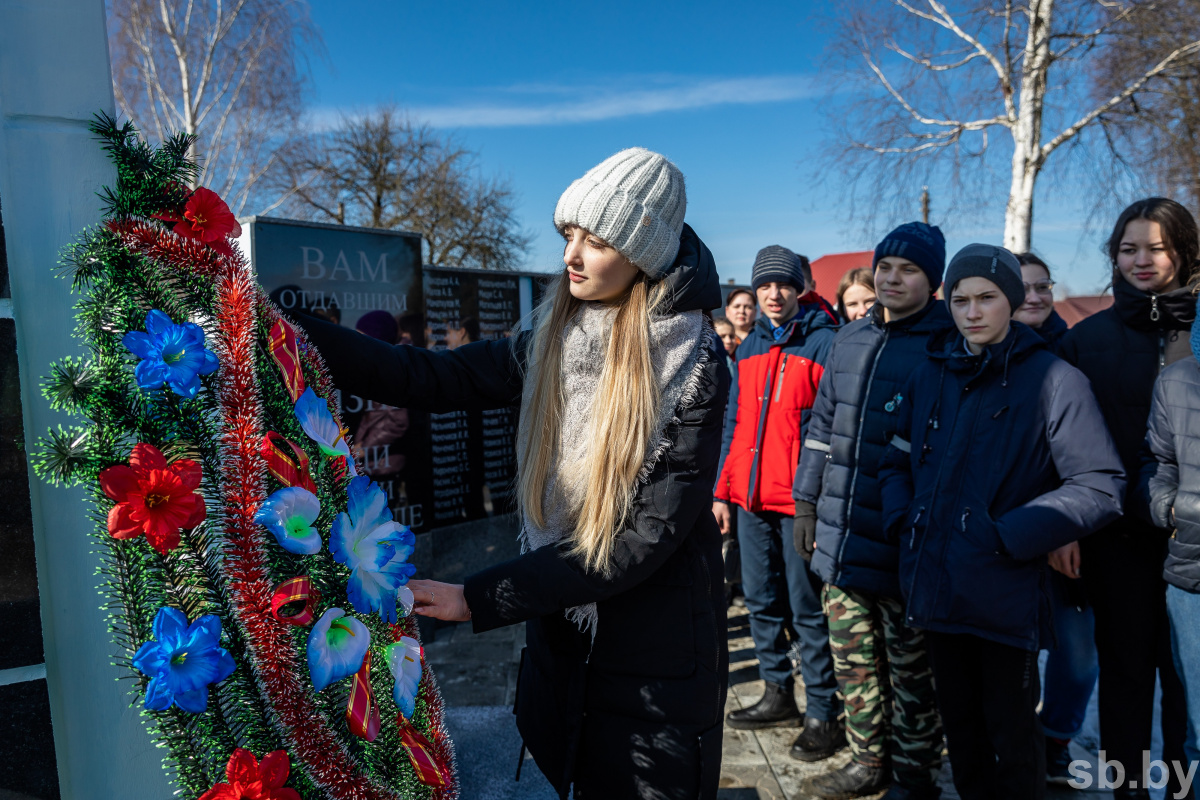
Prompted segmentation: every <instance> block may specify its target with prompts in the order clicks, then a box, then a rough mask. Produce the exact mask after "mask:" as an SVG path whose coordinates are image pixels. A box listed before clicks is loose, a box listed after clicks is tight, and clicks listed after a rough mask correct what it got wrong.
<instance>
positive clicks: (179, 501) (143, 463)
mask: <svg viewBox="0 0 1200 800" xmlns="http://www.w3.org/2000/svg"><path fill="white" fill-rule="evenodd" d="M199 486H200V465H199V464H197V463H196V462H195V461H191V460H189V459H186V458H182V459H180V460H178V461H176V462H174V463H173V464H168V463H167V460H166V459H165V458H163V454H162V453H161V452H160V451H159V449H158V448H157V447H155V446H154V445H151V444H146V443H145V442H139V443H138V444H136V445H134V446H133V453H132V455H130V456H129V466H125V465H124V464H118V465H117V466H115V467H109V468H108V469H106V470H104V471H103V472H101V473H100V488H101V489H103V490H104V493H105V494H106V495H108V497H109V498H110V499H112V500H115V501H116V503H117V504H116V505H115V506H113V507H112V510H110V511H109V512H108V532H109V534H110V535H111V536H112V537H113V538H114V539H133V538H134V537H136V536H137V535H138V534H141V533H145V534H146V541H148V542H150V545H151V546H152V547H153V548H154V549H155V550H157V551H158V552H160V553H162V554H163V555H166V554H167V552H168V551H170V550H174V549H175V548H176V547H178V546H179V529H180V528H194V527H196V526H197V525H199V524H200V523H201V522H203V521H204V516H205V510H204V498H202V497H201V496H200V495H199V494H197V493H196V489H197V487H199Z"/></svg>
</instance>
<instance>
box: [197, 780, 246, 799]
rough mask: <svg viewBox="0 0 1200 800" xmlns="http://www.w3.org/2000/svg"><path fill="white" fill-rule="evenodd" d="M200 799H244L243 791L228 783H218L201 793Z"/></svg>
mask: <svg viewBox="0 0 1200 800" xmlns="http://www.w3.org/2000/svg"><path fill="white" fill-rule="evenodd" d="M199 800H242V793H241V792H239V791H238V790H237V789H234V788H233V787H232V786H230V785H229V784H228V783H218V784H217V785H216V786H214V787H212V788H211V789H209V790H208V791H207V792H205V793H204V794H202V795H200V798H199Z"/></svg>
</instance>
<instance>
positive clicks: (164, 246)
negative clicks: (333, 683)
mask: <svg viewBox="0 0 1200 800" xmlns="http://www.w3.org/2000/svg"><path fill="white" fill-rule="evenodd" d="M111 227H112V229H113V230H118V227H119V228H122V230H119V231H118V232H120V233H121V235H122V239H123V241H124V243H125V244H126V246H128V247H129V248H130V249H131V250H133V251H135V252H139V253H141V254H142V255H151V252H150V251H151V250H153V255H151V257H153V258H155V259H156V260H157V261H159V262H160V263H164V264H167V265H170V266H171V267H174V268H177V269H181V270H185V271H190V272H196V273H199V274H206V270H207V269H210V268H211V267H212V263H211V260H210V259H209V258H196V257H195V256H197V255H199V254H195V253H192V252H191V251H192V250H193V249H195V248H196V247H200V246H199V245H196V243H194V242H188V241H185V240H181V239H179V238H178V237H174V236H169V235H167V236H160V235H159V232H158V231H155V230H151V229H150V228H149V226H146V225H139V224H137V223H134V224H131V225H125V226H111ZM144 248H145V249H144ZM202 249H203V250H204V251H206V253H211V251H210V250H209V249H208V248H202ZM218 260H220V261H222V264H221V265H220V266H224V267H226V269H225V270H224V271H223V274H222V275H221V276H220V277H219V278H218V281H217V294H218V300H217V317H218V324H219V332H218V334H217V336H215V337H213V342H212V347H213V349H214V351H215V352H216V353H217V355H218V357H219V358H220V360H221V364H222V369H221V372H220V379H219V381H218V390H217V392H218V399H219V401H220V404H221V408H222V416H223V417H224V420H225V423H226V432H225V433H224V434H223V437H222V443H221V444H222V451H223V462H224V463H223V465H222V470H223V475H222V488H223V491H224V495H225V502H226V509H225V513H226V520H227V522H226V527H225V539H226V543H227V546H226V549H225V553H224V561H223V564H222V568H223V572H224V573H225V577H226V579H227V586H228V590H229V597H230V606H231V609H232V611H233V613H234V617H235V619H236V621H237V622H238V624H239V626H240V627H241V628H242V629H243V631H244V632H245V637H246V646H247V651H248V653H249V655H250V660H251V664H250V666H251V668H252V669H253V671H254V672H255V674H256V675H257V677H258V683H259V686H260V688H261V690H262V692H263V696H264V700H265V701H266V702H267V704H268V706H269V707H270V708H271V709H272V712H273V715H274V717H275V719H274V720H273V722H274V723H275V724H276V726H277V728H278V729H279V730H280V734H281V735H282V736H283V738H284V740H285V742H286V743H287V745H288V749H289V751H290V752H291V753H292V754H293V755H294V756H298V758H297V759H294V760H293V763H295V762H296V761H298V762H299V764H297V766H300V767H302V768H303V769H304V770H305V772H306V773H308V775H309V776H310V778H311V779H312V780H313V782H314V783H315V784H316V785H317V786H319V787H320V788H321V789H323V790H324V792H325V793H326V795H327V796H328V797H330V798H331V800H376V799H377V798H384V799H391V798H395V800H400V799H399V797H398V796H397V795H396V793H395V792H393V791H392V790H390V789H389V788H388V787H385V786H382V785H380V784H379V783H378V782H376V781H374V780H372V779H371V778H370V777H369V776H368V775H367V774H366V773H365V771H364V770H363V769H362V768H361V767H360V766H359V765H358V764H356V763H355V759H353V758H352V756H351V755H350V753H349V752H348V751H346V750H345V748H344V747H343V746H342V745H341V743H340V742H339V741H338V739H337V738H336V737H335V736H334V735H333V734H332V732H331V731H330V729H329V728H328V723H327V721H326V720H325V719H324V718H323V716H322V715H321V713H320V711H319V709H318V708H317V706H316V703H315V701H314V697H313V696H312V687H311V684H310V683H309V681H308V677H307V670H306V669H305V668H304V666H303V662H302V659H301V658H300V655H299V653H298V652H297V650H296V648H295V645H294V643H293V640H292V638H291V636H290V634H288V633H287V630H288V627H287V626H286V625H284V624H283V623H281V622H278V621H276V620H275V619H274V618H273V617H272V616H271V596H272V592H273V586H272V584H271V580H270V576H269V574H268V570H267V568H266V560H265V558H264V553H263V550H262V536H263V534H262V532H261V530H260V529H259V526H257V525H256V524H255V523H254V520H253V514H254V510H255V509H257V508H258V506H259V505H260V504H261V502H262V501H263V499H265V497H266V490H265V485H266V481H265V470H266V467H265V464H264V462H263V461H262V459H261V456H260V455H259V453H258V447H259V444H260V442H261V440H262V434H263V429H262V422H261V407H260V405H259V397H258V390H257V386H256V381H255V370H254V364H255V328H254V311H255V306H256V301H257V302H261V301H263V300H264V298H263V295H262V291H261V290H260V289H259V288H258V287H257V286H256V285H255V283H254V281H253V278H252V276H251V274H250V270H249V267H248V266H247V265H246V263H245V261H244V259H242V258H241V257H240V254H237V253H236V251H235V257H234V258H232V259H228V261H227V262H225V261H224V260H221V259H219V257H218Z"/></svg>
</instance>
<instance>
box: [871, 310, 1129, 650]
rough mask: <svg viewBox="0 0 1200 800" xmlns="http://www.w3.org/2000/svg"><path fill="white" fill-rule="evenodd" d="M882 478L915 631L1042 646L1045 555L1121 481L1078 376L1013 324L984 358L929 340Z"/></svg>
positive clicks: (1088, 527)
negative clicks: (960, 634)
mask: <svg viewBox="0 0 1200 800" xmlns="http://www.w3.org/2000/svg"><path fill="white" fill-rule="evenodd" d="M930 348H931V352H930V356H931V359H930V360H929V361H927V362H926V363H925V364H923V365H922V366H921V367H919V368H918V369H917V370H916V371H915V372H914V373H913V375H912V380H911V381H910V382H909V383H908V386H907V389H906V395H905V398H904V403H903V405H902V407H901V408H902V411H901V413H900V415H899V416H900V419H899V432H898V433H897V435H896V438H895V439H893V442H892V444H891V445H889V447H888V449H887V452H886V454H885V455H884V462H883V468H882V470H881V473H880V483H881V490H882V494H883V512H884V520H885V524H886V525H887V527H888V531H889V533H891V534H893V535H896V536H899V537H900V545H901V547H900V582H901V583H900V586H901V589H902V590H903V592H904V596H905V600H906V602H907V615H908V617H907V619H908V622H909V624H910V625H913V626H915V627H918V628H928V629H930V630H934V631H939V632H942V633H969V634H973V635H975V636H979V637H982V638H984V639H990V640H992V641H995V642H999V643H1001V644H1005V645H1009V646H1011V647H1019V648H1021V649H1024V650H1030V651H1032V650H1036V649H1037V647H1038V642H1039V635H1040V634H1041V633H1042V632H1043V630H1045V629H1047V628H1048V626H1047V625H1046V623H1048V622H1049V603H1048V600H1047V594H1046V585H1045V580H1046V575H1045V572H1046V569H1047V567H1046V559H1045V557H1044V556H1045V554H1046V553H1048V552H1050V551H1051V550H1054V549H1055V548H1058V547H1061V546H1062V545H1064V544H1066V543H1067V542H1072V541H1075V540H1077V539H1081V538H1083V537H1084V536H1087V535H1088V534H1089V533H1091V532H1092V531H1094V530H1096V529H1097V528H1099V527H1100V526H1102V525H1105V524H1106V523H1108V522H1111V521H1112V520H1114V519H1116V518H1117V517H1118V516H1119V515H1120V513H1121V497H1122V495H1123V493H1124V491H1125V476H1124V473H1123V472H1122V470H1121V462H1120V459H1119V458H1118V456H1117V451H1116V449H1115V448H1114V447H1113V443H1112V440H1111V439H1110V438H1109V436H1108V435H1107V433H1106V432H1105V430H1104V421H1103V419H1102V418H1101V416H1100V409H1099V407H1098V406H1097V404H1096V400H1095V398H1094V397H1093V396H1092V392H1091V389H1090V388H1089V387H1088V382H1087V379H1086V378H1084V376H1083V374H1082V373H1081V372H1080V371H1079V370H1077V369H1075V368H1074V367H1072V366H1070V365H1069V364H1067V363H1066V362H1064V361H1062V360H1061V359H1059V358H1057V357H1055V356H1054V355H1051V353H1050V352H1049V351H1048V350H1047V349H1046V343H1045V341H1044V340H1043V339H1042V338H1041V337H1040V336H1038V335H1037V334H1036V333H1034V331H1033V330H1032V329H1031V328H1029V327H1027V326H1025V325H1023V324H1021V323H1019V322H1014V323H1013V324H1012V329H1011V330H1010V331H1009V334H1008V336H1007V337H1006V338H1005V340H1004V341H1003V342H1000V343H999V344H996V345H992V346H990V347H988V348H986V349H985V350H984V352H983V353H982V354H980V355H978V356H975V355H971V354H970V353H969V352H968V351H967V350H966V347H965V344H964V341H963V338H962V336H961V335H959V334H958V333H957V332H956V333H955V334H954V335H953V336H946V337H942V338H934V339H933V340H931V342H930Z"/></svg>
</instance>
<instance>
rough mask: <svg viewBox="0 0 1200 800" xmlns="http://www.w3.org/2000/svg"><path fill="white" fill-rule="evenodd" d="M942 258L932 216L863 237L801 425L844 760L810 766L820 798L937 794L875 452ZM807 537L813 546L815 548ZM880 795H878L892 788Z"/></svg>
mask: <svg viewBox="0 0 1200 800" xmlns="http://www.w3.org/2000/svg"><path fill="white" fill-rule="evenodd" d="M945 267H946V240H945V239H944V238H943V237H942V232H941V231H940V230H938V229H937V228H935V227H933V226H931V225H926V224H924V223H921V222H910V223H908V224H905V225H901V226H900V227H899V228H896V230H894V231H892V232H891V233H889V234H888V235H887V237H886V238H885V239H884V240H883V241H882V242H880V243H879V246H878V247H876V248H875V263H874V268H875V292H876V296H877V299H876V303H875V305H874V307H872V309H871V311H870V312H869V313H868V314H867V316H866V318H865V319H860V320H858V321H856V322H852V323H850V324H849V325H847V326H846V327H845V328H843V329H842V330H841V331H839V332H838V335H837V338H835V339H834V340H833V349H832V351H831V352H830V354H829V360H828V361H827V362H826V364H825V375H824V377H823V378H822V380H821V388H820V390H819V391H818V392H817V402H816V405H814V406H813V411H812V421H811V422H810V423H809V426H808V432H807V433H806V434H805V436H804V449H803V451H802V452H801V456H800V468H799V470H798V471H797V473H796V485H795V489H794V490H793V496H794V497H795V499H796V527H795V535H796V541H795V547H796V549H797V551H798V552H800V554H801V555H803V556H804V557H806V558H812V568H813V571H814V572H816V573H817V575H818V576H820V577H821V578H822V579H823V580H824V581H825V589H824V592H823V595H822V599H823V600H824V603H825V613H826V616H827V617H828V618H829V642H830V645H831V648H832V651H833V666H834V671H835V672H836V674H837V679H838V684H839V685H840V686H841V690H842V697H843V698H844V703H845V709H846V713H845V722H846V734H847V739H848V740H849V742H850V752H851V756H852V758H851V760H850V762H849V763H848V764H846V765H845V766H843V767H842V768H841V769H838V770H835V771H834V772H831V773H828V774H825V775H819V776H816V777H815V778H813V779H812V780H811V782H810V783H809V785H808V787H807V788H808V791H809V792H810V793H811V794H813V795H816V796H817V797H822V798H849V797H863V796H865V795H869V794H875V793H876V792H878V791H879V790H880V789H882V788H883V787H884V786H886V785H887V784H888V783H889V779H892V778H893V776H894V781H895V785H896V788H895V790H894V793H893V794H894V795H895V796H899V797H904V798H906V800H936V798H937V797H938V796H939V794H940V792H939V790H938V788H937V777H938V773H939V771H940V767H941V764H942V726H941V724H940V722H939V721H938V714H937V706H936V700H935V698H934V691H933V670H932V668H931V667H930V665H929V657H928V655H927V654H926V651H925V638H924V635H923V634H922V633H921V631H918V630H916V629H914V628H912V627H909V626H908V625H906V624H905V623H904V602H903V600H902V599H901V596H900V579H899V577H898V574H897V570H898V569H899V563H900V551H899V547H898V546H897V545H896V543H895V542H894V541H889V540H888V538H887V537H886V536H885V535H884V531H883V514H882V510H881V508H882V507H881V504H880V498H879V480H878V475H879V460H880V457H881V456H882V455H883V451H884V450H885V449H886V448H887V446H888V442H889V441H891V438H892V436H893V435H894V434H895V432H896V424H897V420H898V418H899V411H900V406H901V405H902V401H903V398H904V394H903V390H904V385H905V383H906V382H907V381H908V378H909V376H910V375H911V374H912V371H913V370H914V369H916V368H917V367H919V366H920V365H921V364H923V363H924V362H925V360H926V355H925V346H926V344H927V343H928V341H929V338H930V337H931V336H934V335H938V334H944V333H946V332H947V331H952V330H954V322H953V320H951V319H950V312H949V311H947V310H946V304H945V303H943V302H942V301H941V300H938V299H937V298H936V297H934V292H936V291H937V289H938V287H939V286H940V285H941V283H942V272H943V270H945ZM814 549H815V552H814ZM892 797H893V795H888V800H891V798H892Z"/></svg>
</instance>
